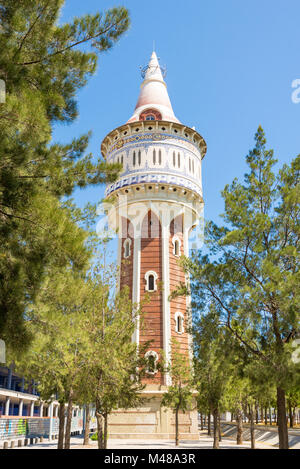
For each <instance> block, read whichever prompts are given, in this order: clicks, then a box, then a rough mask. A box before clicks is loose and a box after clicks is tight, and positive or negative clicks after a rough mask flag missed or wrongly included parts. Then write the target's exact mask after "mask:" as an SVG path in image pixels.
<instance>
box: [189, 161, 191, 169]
mask: <svg viewBox="0 0 300 469" xmlns="http://www.w3.org/2000/svg"><path fill="white" fill-rule="evenodd" d="M189 171H191V158H189Z"/></svg>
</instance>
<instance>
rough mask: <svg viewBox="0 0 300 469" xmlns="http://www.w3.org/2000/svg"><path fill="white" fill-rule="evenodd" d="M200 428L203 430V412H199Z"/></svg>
mask: <svg viewBox="0 0 300 469" xmlns="http://www.w3.org/2000/svg"><path fill="white" fill-rule="evenodd" d="M200 422H201V430H203V428H204V427H203V414H200Z"/></svg>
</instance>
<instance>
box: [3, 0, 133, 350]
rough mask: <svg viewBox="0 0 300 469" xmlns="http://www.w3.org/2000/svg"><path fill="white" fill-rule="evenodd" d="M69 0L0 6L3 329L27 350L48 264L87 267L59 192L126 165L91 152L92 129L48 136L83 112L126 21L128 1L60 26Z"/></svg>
mask: <svg viewBox="0 0 300 469" xmlns="http://www.w3.org/2000/svg"><path fill="white" fill-rule="evenodd" d="M63 4H64V1H63V0H39V1H37V0H22V1H18V2H16V1H14V0H4V1H2V2H1V5H0V21H1V29H0V78H1V79H3V80H4V81H5V83H6V91H7V94H6V103H5V104H2V105H0V134H1V142H0V246H1V248H0V334H1V337H2V338H3V339H5V340H6V342H7V344H8V345H9V346H10V347H11V348H14V349H19V350H23V349H24V347H25V345H26V344H28V341H29V340H30V336H29V335H28V334H26V332H27V330H26V328H24V312H25V311H26V309H27V308H29V307H30V305H31V304H32V302H33V301H34V300H35V296H36V295H37V294H38V292H39V289H40V287H41V284H42V282H43V279H44V276H45V275H47V272H49V271H50V270H51V269H59V268H63V267H64V266H66V265H68V264H69V263H71V264H72V265H73V267H74V268H75V267H76V268H77V269H78V270H82V269H84V268H85V267H86V265H87V261H88V259H89V256H90V253H89V249H87V247H86V246H85V240H86V234H85V233H84V231H82V230H81V229H79V228H78V226H76V223H75V222H74V219H73V210H71V209H70V207H69V206H68V205H66V204H64V203H62V202H61V199H62V198H63V197H65V196H69V195H70V194H71V193H72V192H73V190H74V189H75V188H77V187H86V186H87V185H89V184H100V183H103V182H105V181H113V180H115V179H116V178H117V175H118V172H119V170H120V165H107V164H106V163H105V162H104V161H103V160H102V159H101V158H95V157H94V156H93V155H90V154H87V155H86V154H85V152H86V150H87V146H88V142H89V135H83V136H79V137H78V138H76V139H74V140H73V141H72V142H71V143H69V144H67V145H60V144H58V143H53V142H51V135H52V131H53V125H54V124H55V123H71V122H73V121H74V120H75V118H76V117H77V114H78V112H77V103H76V93H77V91H78V90H79V89H80V88H82V87H83V86H85V85H86V83H87V80H88V78H89V77H90V76H91V75H92V74H94V73H95V71H96V65H97V54H98V53H102V52H104V51H107V50H108V49H110V48H112V46H113V45H114V44H115V43H116V42H117V41H118V40H119V38H120V37H121V36H122V34H123V33H124V32H125V31H126V30H127V29H128V27H129V17H128V12H127V10H126V9H125V8H123V7H120V8H112V9H110V10H108V11H106V12H104V13H96V14H95V15H85V16H83V17H81V18H75V19H74V20H73V22H71V23H67V24H62V25H59V24H58V20H59V15H60V12H61V8H62V7H63Z"/></svg>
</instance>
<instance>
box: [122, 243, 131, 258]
mask: <svg viewBox="0 0 300 469" xmlns="http://www.w3.org/2000/svg"><path fill="white" fill-rule="evenodd" d="M123 247H124V258H125V259H128V257H130V255H131V239H130V238H127V239H125V241H124V244H123Z"/></svg>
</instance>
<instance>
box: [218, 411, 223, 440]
mask: <svg viewBox="0 0 300 469" xmlns="http://www.w3.org/2000/svg"><path fill="white" fill-rule="evenodd" d="M218 425H219V441H222V432H221V415H220V412H219V414H218Z"/></svg>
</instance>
